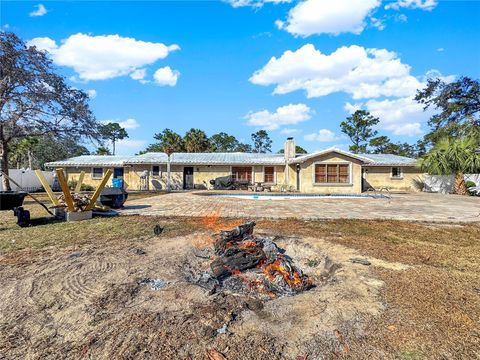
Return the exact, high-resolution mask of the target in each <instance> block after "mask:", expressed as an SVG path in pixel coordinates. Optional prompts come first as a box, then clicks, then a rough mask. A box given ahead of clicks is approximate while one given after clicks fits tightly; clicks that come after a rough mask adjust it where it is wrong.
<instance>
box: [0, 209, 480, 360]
mask: <svg viewBox="0 0 480 360" xmlns="http://www.w3.org/2000/svg"><path fill="white" fill-rule="evenodd" d="M8 221H11V220H8ZM239 222H241V220H238V219H236V220H228V219H217V220H216V224H215V226H214V227H215V228H212V224H211V222H210V221H205V219H187V218H183V219H175V218H169V219H166V218H153V217H149V218H143V217H121V218H115V219H93V220H91V221H87V222H83V223H77V224H66V223H58V224H48V225H42V226H36V227H31V228H27V229H20V228H17V227H14V226H10V225H12V224H11V223H9V222H5V223H2V225H1V226H0V251H1V252H0V289H2V291H1V292H0V354H2V356H4V357H5V358H7V359H18V358H26V359H40V358H41V359H50V358H52V359H53V358H72V359H78V358H91V359H102V358H108V359H113V358H115V359H117V358H118V359H132V358H141V359H142V358H143V359H177V358H178V359H188V358H191V359H204V358H205V359H210V358H213V359H221V358H222V357H221V355H220V354H223V356H225V357H226V358H227V359H338V358H351V359H367V358H368V359H474V358H480V351H479V346H478V344H479V342H480V341H479V340H480V323H479V319H480V271H479V268H480V226H479V225H436V224H420V223H407V222H398V221H397V222H393V221H392V222H390V221H352V220H348V221H347V220H345V221H327V222H311V221H310V222H303V221H296V220H288V221H257V222H258V225H257V228H258V229H257V230H256V231H257V232H258V233H260V234H266V235H272V236H277V239H276V242H277V243H278V245H279V246H280V247H282V248H284V249H285V250H286V252H287V254H288V255H289V256H291V257H292V258H293V259H294V261H295V263H297V264H298V265H299V266H300V267H301V268H302V269H303V270H304V272H305V273H306V274H308V275H309V276H310V277H311V278H312V279H313V281H314V283H315V284H316V285H317V286H316V287H314V288H313V289H311V290H309V291H307V292H304V293H302V294H299V295H296V296H291V297H282V298H278V299H273V300H269V301H266V302H262V301H259V300H258V299H256V298H254V297H250V296H247V295H239V294H232V293H219V294H213V295H209V293H208V291H207V290H205V289H203V288H201V287H199V286H197V285H194V284H192V283H190V282H188V281H187V280H186V277H185V269H186V267H187V265H188V266H191V265H192V264H193V265H194V266H195V265H196V264H197V263H199V262H200V263H201V261H203V260H201V259H200V260H199V259H198V258H196V257H195V249H198V247H199V246H209V244H208V241H203V242H202V241H200V242H199V239H201V240H204V239H209V236H210V235H211V234H212V233H213V232H214V231H216V230H217V229H218V228H225V229H226V228H229V227H232V226H234V225H237V224H238V223H239ZM79 224H80V225H79ZM156 224H160V225H161V226H162V227H164V231H163V233H162V234H161V235H160V236H155V235H154V234H153V227H154V226H155V225H156ZM352 258H362V259H368V260H369V261H370V262H371V265H370V266H365V265H361V264H354V263H352V262H351V261H350V259H352ZM205 261H206V260H205ZM332 264H334V266H332ZM325 271H329V272H330V273H329V275H331V276H327V277H326V276H325ZM145 278H151V279H161V280H163V281H165V286H164V287H162V288H160V289H158V290H153V289H152V288H151V286H150V285H148V284H143V283H142V280H143V279H145ZM0 357H1V356H0Z"/></svg>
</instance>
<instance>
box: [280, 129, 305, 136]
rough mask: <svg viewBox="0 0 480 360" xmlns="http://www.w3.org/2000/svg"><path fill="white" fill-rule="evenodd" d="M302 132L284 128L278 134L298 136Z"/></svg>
mask: <svg viewBox="0 0 480 360" xmlns="http://www.w3.org/2000/svg"><path fill="white" fill-rule="evenodd" d="M301 131H302V130H300V129H293V128H284V129H282V130H280V134H283V135H293V134H298V133H299V132H301Z"/></svg>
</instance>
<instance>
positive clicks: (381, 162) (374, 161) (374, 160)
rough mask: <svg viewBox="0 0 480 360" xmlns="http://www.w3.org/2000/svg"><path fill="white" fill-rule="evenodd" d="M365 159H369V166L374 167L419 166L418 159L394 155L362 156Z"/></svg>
mask: <svg viewBox="0 0 480 360" xmlns="http://www.w3.org/2000/svg"><path fill="white" fill-rule="evenodd" d="M361 155H362V156H363V157H364V158H366V159H368V160H369V162H368V165H372V166H385V165H403V166H415V165H416V164H417V160H416V159H412V158H409V157H406V156H399V155H392V154H361Z"/></svg>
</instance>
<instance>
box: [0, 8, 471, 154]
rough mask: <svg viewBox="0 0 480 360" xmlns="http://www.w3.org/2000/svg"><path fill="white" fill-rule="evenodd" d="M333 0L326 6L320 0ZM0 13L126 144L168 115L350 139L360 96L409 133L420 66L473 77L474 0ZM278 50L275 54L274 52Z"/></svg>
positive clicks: (313, 145)
mask: <svg viewBox="0 0 480 360" xmlns="http://www.w3.org/2000/svg"><path fill="white" fill-rule="evenodd" d="M328 3H330V5H329V4H328ZM0 10H1V17H0V23H1V24H0V25H1V26H2V28H3V29H4V30H8V31H13V32H15V33H17V34H18V35H19V36H20V37H22V38H23V39H24V40H25V41H30V44H35V45H36V46H37V47H40V48H42V49H45V50H48V51H50V53H51V54H52V55H51V56H52V59H53V60H54V62H55V63H56V64H57V66H58V67H59V71H60V72H61V73H62V74H64V75H65V76H66V77H67V78H68V79H69V80H68V81H69V83H70V84H71V85H72V86H74V87H77V88H81V89H84V90H86V91H89V92H90V94H91V95H92V99H91V107H92V109H93V111H94V113H95V115H96V117H97V119H98V120H101V121H107V120H111V121H119V122H121V123H122V124H124V125H125V126H126V127H127V130H128V132H129V134H130V138H129V139H128V141H123V142H122V143H121V144H119V146H118V147H117V153H119V154H133V153H135V152H137V151H139V150H141V149H143V148H144V147H145V146H146V145H147V144H149V143H151V142H153V134H154V133H155V132H160V131H161V130H163V129H164V128H166V127H168V128H171V129H173V130H174V131H177V132H179V133H181V134H183V133H184V132H185V131H187V130H188V129H190V128H192V127H198V128H201V129H203V130H205V131H206V132H207V134H208V135H212V134H214V133H217V132H220V131H225V132H228V133H231V134H233V135H235V136H236V137H237V138H238V139H240V140H242V141H245V142H249V141H250V134H251V133H252V132H254V131H256V130H258V129H260V128H265V129H267V130H268V132H269V134H270V136H271V138H272V139H273V141H274V143H273V149H274V151H277V150H278V149H280V148H281V147H282V145H283V141H284V140H285V138H286V137H287V136H294V137H295V139H296V141H297V143H298V144H299V145H301V146H303V147H304V148H306V149H307V150H309V151H314V150H317V149H322V148H326V147H330V146H339V147H343V148H346V147H348V142H349V141H348V139H346V138H345V137H344V136H342V134H341V133H340V129H339V123H340V122H341V121H342V120H344V119H345V118H346V117H347V116H348V114H349V112H351V111H354V110H355V109H357V108H364V109H367V110H369V111H371V112H372V113H374V114H375V115H377V116H379V117H380V119H381V122H380V124H379V129H378V130H379V132H380V133H381V134H385V135H388V136H389V137H391V138H392V139H393V140H395V141H407V142H412V143H413V142H415V141H416V140H417V139H418V138H420V137H421V136H422V134H423V133H424V132H425V131H426V130H427V129H428V127H427V126H426V121H427V120H428V117H429V115H430V114H429V113H424V112H423V111H422V110H421V107H419V105H418V104H416V103H415V102H414V101H413V100H412V96H413V95H414V94H415V90H416V89H417V88H419V87H422V86H423V84H424V83H425V79H426V78H427V77H428V76H433V75H436V76H442V77H443V78H444V79H445V80H446V81H451V80H453V79H454V77H455V76H460V75H466V76H471V77H475V78H478V77H479V68H480V67H479V65H480V49H479V43H478V39H479V38H480V25H479V22H478V18H479V16H480V2H478V1H437V0H394V1H381V0H362V1H353V0H336V1H335V2H333V3H332V2H331V1H330V2H329V1H326V0H304V1H300V2H299V1H288V0H270V1H267V0H231V1H230V2H228V1H225V2H221V1H146V2H139V1H137V2H129V1H120V2H115V1H96V2H94V1H92V2H91V1H78V2H75V1H69V2H59V1H44V2H28V1H21V2H20V1H2V3H1V9H0ZM272 57H275V58H274V59H273V58H272Z"/></svg>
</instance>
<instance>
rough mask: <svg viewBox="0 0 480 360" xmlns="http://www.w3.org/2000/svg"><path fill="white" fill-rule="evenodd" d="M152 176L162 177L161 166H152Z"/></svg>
mask: <svg viewBox="0 0 480 360" xmlns="http://www.w3.org/2000/svg"><path fill="white" fill-rule="evenodd" d="M152 176H160V166H158V165H153V166H152Z"/></svg>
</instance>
